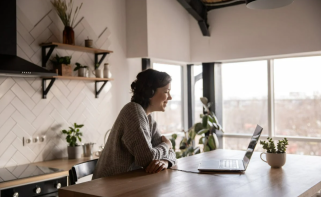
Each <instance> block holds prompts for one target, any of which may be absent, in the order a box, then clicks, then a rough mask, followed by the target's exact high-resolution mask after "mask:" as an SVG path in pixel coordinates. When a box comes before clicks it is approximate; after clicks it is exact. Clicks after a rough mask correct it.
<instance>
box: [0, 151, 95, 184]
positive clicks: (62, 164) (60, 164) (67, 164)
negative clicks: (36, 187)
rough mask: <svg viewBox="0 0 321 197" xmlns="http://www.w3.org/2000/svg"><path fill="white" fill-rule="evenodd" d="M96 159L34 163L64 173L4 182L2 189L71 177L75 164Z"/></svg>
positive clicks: (63, 159) (86, 158) (66, 159)
mask: <svg viewBox="0 0 321 197" xmlns="http://www.w3.org/2000/svg"><path fill="white" fill-rule="evenodd" d="M96 158H97V157H95V156H94V157H82V158H80V159H68V158H62V159H56V160H50V161H42V162H37V163H32V164H34V165H37V166H45V167H50V168H58V169H61V170H63V171H61V172H56V173H52V174H44V175H40V176H34V177H29V178H24V179H19V180H13V181H8V182H3V183H0V189H5V188H11V187H16V186H19V185H25V184H29V183H35V182H39V181H44V180H49V179H54V178H59V177H64V176H68V175H69V174H68V171H69V170H70V169H71V167H72V166H74V165H75V164H78V163H82V162H85V161H88V160H92V159H96Z"/></svg>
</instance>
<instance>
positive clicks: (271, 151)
mask: <svg viewBox="0 0 321 197" xmlns="http://www.w3.org/2000/svg"><path fill="white" fill-rule="evenodd" d="M260 144H262V145H263V149H265V150H266V152H267V153H261V155H260V157H261V159H262V161H264V162H266V163H268V164H269V165H270V166H271V167H272V168H280V167H282V166H283V165H284V164H285V162H286V152H285V151H286V146H287V145H289V143H288V140H287V139H286V138H284V139H283V140H279V141H278V143H277V148H276V147H275V144H274V142H273V140H272V138H269V137H268V138H267V141H260ZM263 154H266V160H264V159H263V158H262V155H263Z"/></svg>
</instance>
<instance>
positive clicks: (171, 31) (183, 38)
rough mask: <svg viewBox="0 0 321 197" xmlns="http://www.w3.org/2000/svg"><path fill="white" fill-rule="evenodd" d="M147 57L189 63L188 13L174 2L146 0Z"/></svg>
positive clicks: (171, 0) (170, 0)
mask: <svg viewBox="0 0 321 197" xmlns="http://www.w3.org/2000/svg"><path fill="white" fill-rule="evenodd" d="M147 19H148V57H151V58H159V59H164V60H175V61H183V62H189V61H190V33H189V23H190V22H189V13H188V12H187V11H186V10H185V9H184V8H183V7H182V6H181V5H180V4H179V3H178V2H177V1H176V0H161V1H159V0H147Z"/></svg>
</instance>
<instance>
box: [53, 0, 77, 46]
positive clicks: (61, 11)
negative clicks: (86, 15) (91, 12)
mask: <svg viewBox="0 0 321 197" xmlns="http://www.w3.org/2000/svg"><path fill="white" fill-rule="evenodd" d="M51 4H52V5H53V7H54V8H55V10H56V12H57V14H58V16H59V18H60V19H61V21H62V23H63V24H64V25H65V29H64V31H63V43H64V44H71V45H75V34H74V30H73V28H74V23H75V22H77V21H76V19H77V16H78V14H79V11H80V9H81V7H82V3H81V4H80V7H79V9H78V6H77V7H76V9H75V10H74V13H73V12H72V11H73V2H72V0H70V1H69V3H67V2H66V0H52V1H51Z"/></svg>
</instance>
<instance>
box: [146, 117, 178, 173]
mask: <svg viewBox="0 0 321 197" xmlns="http://www.w3.org/2000/svg"><path fill="white" fill-rule="evenodd" d="M148 118H149V121H150V122H151V123H152V124H151V125H152V128H151V130H152V145H153V146H157V145H158V144H160V143H162V142H163V140H162V136H161V134H160V133H159V131H158V129H157V123H156V121H154V120H153V119H152V117H151V116H149V117H148ZM162 159H164V160H167V161H168V168H170V167H172V166H174V165H176V153H175V151H174V150H173V149H172V147H171V148H170V150H169V152H168V155H165V156H164V157H163V158H162Z"/></svg>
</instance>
